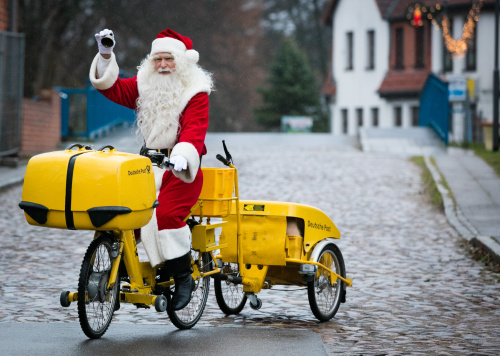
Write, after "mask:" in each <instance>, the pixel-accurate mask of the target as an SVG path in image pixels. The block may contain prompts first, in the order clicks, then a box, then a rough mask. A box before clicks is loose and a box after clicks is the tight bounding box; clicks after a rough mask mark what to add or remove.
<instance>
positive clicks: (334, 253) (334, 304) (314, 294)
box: [307, 244, 345, 321]
mask: <svg viewBox="0 0 500 356" xmlns="http://www.w3.org/2000/svg"><path fill="white" fill-rule="evenodd" d="M317 262H319V263H321V264H322V265H324V266H325V267H328V268H329V269H331V270H332V271H333V272H335V273H337V274H338V275H340V276H342V277H344V278H345V267H344V259H343V257H342V253H341V252H340V250H339V248H338V247H337V246H335V245H333V244H331V245H327V246H325V248H323V250H322V251H321V254H320V255H319V259H318V261H317ZM344 288H345V287H344V282H342V281H341V280H340V279H337V281H336V282H334V283H333V285H332V283H331V276H330V273H329V272H328V271H326V270H324V269H322V268H320V269H319V271H318V273H316V276H315V278H314V280H313V281H310V282H309V283H308V284H307V292H308V293H307V294H308V297H309V305H310V307H311V311H312V312H313V314H314V316H315V317H316V318H318V319H319V320H320V321H328V320H330V319H331V318H333V316H334V315H335V313H337V310H338V309H339V306H340V303H341V301H342V290H343V289H344Z"/></svg>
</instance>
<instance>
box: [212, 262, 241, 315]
mask: <svg viewBox="0 0 500 356" xmlns="http://www.w3.org/2000/svg"><path fill="white" fill-rule="evenodd" d="M223 273H224V274H226V275H231V276H234V277H238V276H239V275H240V271H239V269H238V264H237V263H229V264H228V265H226V266H224V269H223ZM214 291H215V299H216V300H217V304H218V305H219V308H220V310H221V311H222V312H223V313H224V314H226V315H236V314H239V313H240V312H241V311H242V310H243V308H244V307H245V304H246V302H247V296H246V295H245V293H244V292H243V286H242V285H241V284H234V283H232V282H229V281H228V280H221V279H220V278H219V276H217V277H216V278H215V279H214Z"/></svg>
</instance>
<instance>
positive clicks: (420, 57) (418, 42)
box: [415, 26, 425, 69]
mask: <svg viewBox="0 0 500 356" xmlns="http://www.w3.org/2000/svg"><path fill="white" fill-rule="evenodd" d="M424 52H425V45H424V26H420V27H417V28H416V29H415V68H417V69H421V68H424V66H425V63H424V58H425V53H424Z"/></svg>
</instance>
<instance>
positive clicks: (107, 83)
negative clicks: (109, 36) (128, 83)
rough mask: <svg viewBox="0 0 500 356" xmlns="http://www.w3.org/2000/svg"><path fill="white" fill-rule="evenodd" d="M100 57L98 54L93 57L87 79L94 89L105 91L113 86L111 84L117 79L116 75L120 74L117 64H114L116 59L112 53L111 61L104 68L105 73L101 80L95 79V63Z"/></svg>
mask: <svg viewBox="0 0 500 356" xmlns="http://www.w3.org/2000/svg"><path fill="white" fill-rule="evenodd" d="M99 57H101V54H100V53H97V55H96V56H95V57H94V60H93V61H92V64H91V66H90V72H89V78H90V82H91V83H92V85H93V86H94V87H95V88H96V89H100V90H106V89H109V88H111V87H112V86H113V84H114V83H115V82H116V80H117V79H118V73H119V72H120V68H119V67H118V63H116V57H115V54H114V53H111V61H110V63H109V65H108V68H106V72H105V73H104V75H103V77H102V78H97V61H98V60H99Z"/></svg>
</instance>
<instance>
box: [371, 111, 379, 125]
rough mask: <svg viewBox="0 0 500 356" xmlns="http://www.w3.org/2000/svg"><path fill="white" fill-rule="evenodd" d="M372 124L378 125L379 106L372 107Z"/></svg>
mask: <svg viewBox="0 0 500 356" xmlns="http://www.w3.org/2000/svg"><path fill="white" fill-rule="evenodd" d="M372 125H373V126H375V127H377V126H378V108H372Z"/></svg>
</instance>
